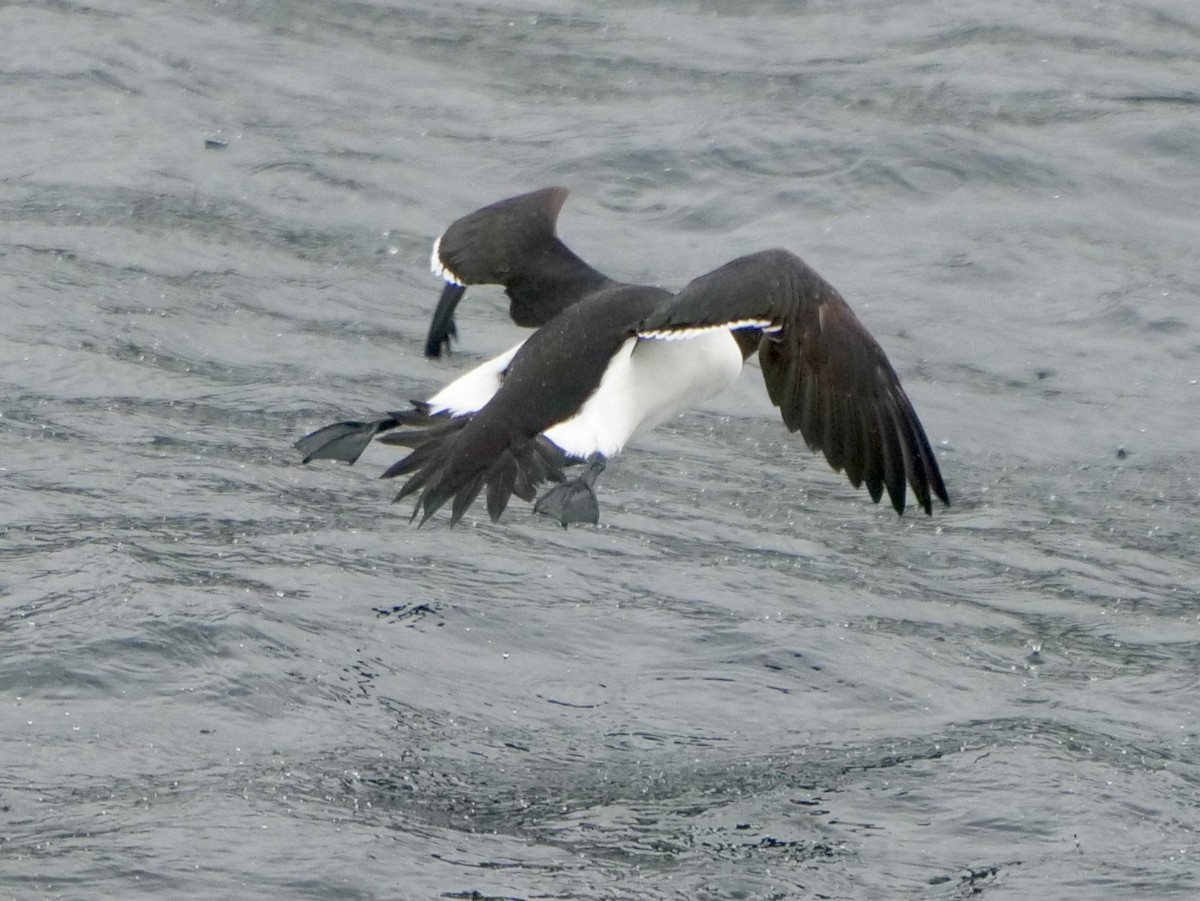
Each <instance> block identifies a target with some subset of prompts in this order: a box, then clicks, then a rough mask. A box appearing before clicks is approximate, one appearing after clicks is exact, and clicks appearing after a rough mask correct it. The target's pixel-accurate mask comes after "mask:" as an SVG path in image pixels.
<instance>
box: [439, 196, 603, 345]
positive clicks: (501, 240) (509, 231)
mask: <svg viewBox="0 0 1200 901" xmlns="http://www.w3.org/2000/svg"><path fill="white" fill-rule="evenodd" d="M566 199H567V189H566V188H559V187H554V188H542V189H541V190H538V191H532V192H530V193H528V194H521V195H519V196H517V197H510V198H508V199H507V200H501V201H499V202H497V203H493V204H491V205H489V206H485V207H483V208H482V209H479V210H476V211H475V212H473V213H468V214H467V215H466V216H463V217H462V218H461V219H459V220H458V221H456V222H455V223H454V224H453V225H451V226H450V227H449V228H447V229H446V230H445V231H444V232H443V233H442V235H441V236H440V237H439V238H438V239H437V240H436V241H435V242H434V245H433V255H432V257H431V259H430V267H431V268H432V269H433V272H434V274H435V275H438V276H440V277H441V278H442V279H443V280H444V282H445V287H444V288H443V290H442V296H441V299H440V300H439V301H438V305H437V310H436V311H435V313H434V315H433V321H432V322H431V323H430V326H429V336H428V338H427V339H426V341H425V355H426V356H427V357H439V356H441V354H442V349H443V348H446V349H448V348H449V347H450V339H451V338H456V337H457V336H458V332H457V328H456V326H455V322H454V311H455V309H456V307H457V306H458V302H459V301H460V300H461V299H462V297H463V294H464V293H465V292H466V289H467V286H468V285H503V286H504V289H505V293H507V294H508V296H509V299H510V301H511V303H510V305H509V315H510V316H512V320H513V322H515V323H516V324H517V325H520V326H524V327H530V328H536V327H539V326H542V325H545V324H546V323H547V322H549V321H550V320H551V319H553V318H554V317H555V316H557V315H558V314H559V313H561V312H562V311H563V310H564V309H566V308H567V307H569V306H570V305H571V304H573V303H575V302H576V301H578V300H580V299H581V298H583V297H585V296H587V295H588V294H591V293H592V292H594V291H597V290H599V289H600V288H603V287H606V286H608V285H612V284H615V282H613V280H612V279H610V278H609V277H608V276H606V275H604V274H603V273H602V272H599V271H597V270H595V269H593V268H592V267H591V266H589V265H588V264H587V263H585V262H584V261H583V260H582V259H580V258H579V257H578V256H576V255H575V254H574V253H573V252H572V251H571V250H570V248H568V247H567V245H565V244H564V243H563V242H562V241H560V240H559V239H558V236H557V234H556V233H555V227H556V224H557V222H558V213H559V210H561V209H562V205H563V203H564V202H565V201H566Z"/></svg>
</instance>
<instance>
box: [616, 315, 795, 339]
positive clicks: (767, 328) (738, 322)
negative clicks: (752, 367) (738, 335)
mask: <svg viewBox="0 0 1200 901" xmlns="http://www.w3.org/2000/svg"><path fill="white" fill-rule="evenodd" d="M741 328H757V329H762V330H763V331H764V332H777V331H779V330H780V329H781V328H783V326H782V325H780V324H778V323H776V322H774V321H772V320H770V319H735V320H734V321H733V322H717V323H714V324H712V325H689V326H684V327H682V328H656V329H651V330H650V331H648V332H638V337H639V338H648V339H650V340H652V341H690V340H691V339H692V338H696V337H699V336H700V335H711V334H712V333H713V332H729V331H734V330H735V329H741Z"/></svg>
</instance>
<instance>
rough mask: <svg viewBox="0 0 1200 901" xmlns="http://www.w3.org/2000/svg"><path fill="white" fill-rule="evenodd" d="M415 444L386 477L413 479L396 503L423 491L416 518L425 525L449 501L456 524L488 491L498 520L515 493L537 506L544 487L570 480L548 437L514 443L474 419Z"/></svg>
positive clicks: (465, 419) (450, 425)
mask: <svg viewBox="0 0 1200 901" xmlns="http://www.w3.org/2000/svg"><path fill="white" fill-rule="evenodd" d="M388 443H393V442H390V441H389V442H388ZM395 443H399V442H395ZM412 446H413V450H412V452H411V453H410V454H409V455H408V456H407V457H405V458H404V459H402V460H400V461H398V462H397V463H395V464H393V465H392V466H391V467H389V468H388V469H387V471H386V472H384V473H383V476H384V477H385V478H394V477H396V476H405V475H406V476H408V477H409V478H408V481H406V482H405V483H404V485H403V486H402V487H401V489H400V491H399V492H398V493H397V494H396V498H395V499H396V500H397V501H399V500H403V499H404V498H406V497H410V496H412V495H414V494H418V492H419V496H418V497H417V502H416V505H415V507H414V509H413V519H417V518H418V517H420V522H421V524H424V523H426V522H427V521H428V520H429V519H430V517H432V516H433V515H434V514H435V513H437V511H438V510H440V509H441V508H442V507H443V506H445V505H446V503H447V502H449V503H450V525H452V526H453V525H454V524H455V523H457V522H458V521H459V520H460V519H462V517H463V515H464V514H465V513H466V512H467V510H468V509H469V508H470V506H471V504H473V503H474V502H475V500H476V498H478V497H479V494H480V493H481V492H483V491H484V490H485V489H486V495H485V498H486V502H487V511H488V516H489V517H491V519H492V520H493V521H495V520H497V519H499V518H500V515H501V514H502V513H503V512H504V510H505V508H506V507H507V506H508V501H509V499H510V498H511V497H512V496H513V495H516V496H517V497H519V498H521V499H522V500H524V501H527V502H531V501H533V499H534V498H535V497H536V496H537V488H538V486H539V485H541V484H543V483H544V482H547V481H553V482H561V481H562V480H563V478H564V476H563V465H564V463H565V456H564V454H563V452H562V451H561V450H559V449H558V448H557V447H556V446H555V445H554V444H552V443H551V442H550V441H549V440H547V439H546V438H544V437H542V436H541V435H537V436H534V437H533V438H528V439H521V440H517V441H515V442H514V441H513V439H512V437H511V436H509V435H507V434H504V433H503V432H501V431H500V430H497V429H495V428H490V427H488V426H487V425H486V424H483V423H479V422H475V423H473V422H472V419H471V417H457V418H455V419H452V420H450V422H448V423H446V424H444V425H441V424H439V425H438V426H436V427H435V428H431V429H429V430H427V431H426V432H425V434H424V435H423V436H421V439H420V441H419V442H417V441H413V442H412Z"/></svg>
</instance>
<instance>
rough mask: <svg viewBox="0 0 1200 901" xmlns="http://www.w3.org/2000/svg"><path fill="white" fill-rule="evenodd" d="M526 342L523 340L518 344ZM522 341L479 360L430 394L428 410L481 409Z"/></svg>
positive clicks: (452, 412) (455, 412)
mask: <svg viewBox="0 0 1200 901" xmlns="http://www.w3.org/2000/svg"><path fill="white" fill-rule="evenodd" d="M524 343H525V342H524V341H522V342H521V344H524ZM521 344H518V345H517V346H516V347H513V348H510V349H509V350H506V351H505V352H504V353H502V354H500V356H498V357H492V359H490V360H488V361H487V362H486V363H481V364H480V365H478V366H476V367H475V368H474V369H472V370H471V371H470V372H468V373H466V374H465V375H461V376H459V377H458V378H456V379H455V380H454V381H453V382H451V383H450V384H449V385H447V386H446V387H445V388H443V389H442V390H441V391H439V392H438V393H437V394H435V395H434V396H433V397H431V398H429V400H428V401H427V403H428V404H429V412H430V413H441V412H443V411H448V412H449V413H450V415H451V416H461V415H462V414H463V413H474V412H475V411H476V410H480V409H482V408H483V407H484V406H485V405H486V404H487V402H488V401H490V400H491V399H492V396H493V395H494V394H495V393H496V392H497V391H499V390H500V385H501V383H502V382H503V381H504V371H505V370H506V369H508V364H509V363H511V362H512V358H513V357H514V356H516V353H517V351H518V350H520V349H521Z"/></svg>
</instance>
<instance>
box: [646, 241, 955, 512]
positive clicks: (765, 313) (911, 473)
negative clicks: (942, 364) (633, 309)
mask: <svg viewBox="0 0 1200 901" xmlns="http://www.w3.org/2000/svg"><path fill="white" fill-rule="evenodd" d="M747 323H757V324H759V326H758V327H759V328H760V330H761V333H762V334H761V338H760V340H759V343H758V357H759V361H760V363H761V366H762V373H763V380H764V381H765V382H766V386H767V393H768V394H769V395H770V398H771V402H772V403H773V404H775V406H777V407H778V408H779V410H780V413H781V414H782V415H783V422H784V424H785V425H786V426H787V427H788V429H789V430H790V431H793V432H795V431H799V432H800V434H801V436H803V438H804V441H805V443H807V444H808V446H809V447H810V448H811V449H812V450H814V451H823V452H824V454H825V459H826V460H828V461H829V464H830V466H832V467H833V468H834V470H835V471H837V472H841V471H843V470H845V473H846V475H847V477H848V478H849V479H850V483H851V484H852V485H854V486H855V487H856V488H857V487H858V486H859V485H861V484H863V483H865V484H866V486H867V491H868V492H870V495H871V499H872V500H874V501H876V502H878V501H879V499H880V498H881V497H882V495H883V491H884V490H885V489H886V490H887V493H888V496H889V498H890V499H891V502H892V506H893V507H894V508H895V509H896V512H898V513H902V512H904V503H905V487H904V486H905V482H906V481H907V482H908V484H909V485H911V486H912V490H913V494H914V495H915V496H916V500H917V503H918V504H920V506H921V507H922V508H923V509H924V510H925V512H926V513H931V512H932V503H931V493H932V495H936V496H937V497H938V498H939V499H940V500H941V501H942V502H943V503H945V504H949V503H950V498H949V495H948V493H947V492H946V486H945V483H944V482H943V481H942V474H941V472H940V470H939V469H938V464H937V458H936V457H935V456H934V452H933V449H932V448H931V447H930V445H929V439H928V438H927V437H926V436H925V430H924V428H922V426H921V422H920V420H919V419H918V418H917V414H916V411H915V410H914V409H913V406H912V402H911V401H909V399H908V395H906V394H905V393H904V389H903V388H902V387H901V386H900V379H899V378H898V377H897V376H896V372H895V370H894V369H893V368H892V365H891V363H889V362H888V358H887V355H886V354H884V352H883V349H882V348H881V347H880V346H879V344H878V342H877V341H876V340H875V339H874V337H872V335H871V333H870V332H868V331H867V329H866V327H865V326H864V325H863V324H862V323H861V322H859V320H858V317H857V316H855V315H854V312H853V311H852V310H851V309H850V307H849V305H848V304H847V303H846V302H845V301H844V300H843V299H842V297H841V295H840V294H838V292H837V291H836V290H835V289H834V288H833V286H832V285H830V284H829V283H828V282H826V281H825V280H824V279H823V278H821V276H820V275H818V274H817V273H816V272H815V271H813V270H812V269H811V268H810V267H809V266H808V265H807V264H805V263H804V261H803V260H801V259H800V258H799V257H797V256H796V255H795V254H792V253H790V252H788V251H786V250H778V249H777V250H766V251H762V252H760V253H754V254H750V255H748V256H744V257H739V258H738V259H736V260H732V261H730V262H729V263H726V264H725V265H724V266H721V267H720V268H719V269H715V270H713V271H712V272H709V273H708V274H706V275H702V276H700V277H699V278H697V279H695V280H694V281H692V282H690V283H689V284H688V285H687V286H686V287H685V288H684V289H683V290H682V291H681V292H679V294H677V295H675V296H674V297H672V298H671V299H670V300H668V301H666V302H665V303H664V304H663V305H662V306H661V307H659V308H658V309H657V310H656V311H655V312H654V313H653V314H651V315H650V316H649V317H647V318H646V319H645V320H644V321H643V322H642V323H641V324H640V325H639V326H638V333H639V334H640V335H642V336H645V337H653V338H658V339H660V340H662V339H672V338H677V339H682V337H683V336H685V335H686V334H687V333H689V332H699V331H705V330H711V329H713V328H731V327H732V328H739V329H745V328H748V327H750V326H748V325H746V324H747Z"/></svg>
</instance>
